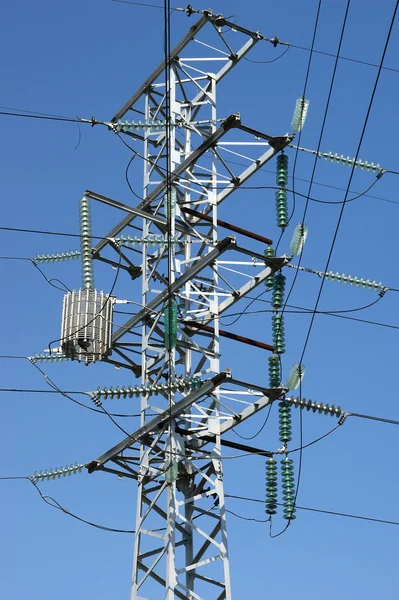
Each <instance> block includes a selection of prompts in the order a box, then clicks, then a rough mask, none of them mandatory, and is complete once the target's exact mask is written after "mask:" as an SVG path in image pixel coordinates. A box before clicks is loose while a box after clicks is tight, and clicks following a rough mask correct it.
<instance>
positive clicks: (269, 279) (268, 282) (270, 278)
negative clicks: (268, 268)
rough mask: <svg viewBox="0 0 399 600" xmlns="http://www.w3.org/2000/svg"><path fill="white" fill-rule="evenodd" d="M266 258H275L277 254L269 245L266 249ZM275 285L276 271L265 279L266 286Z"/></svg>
mask: <svg viewBox="0 0 399 600" xmlns="http://www.w3.org/2000/svg"><path fill="white" fill-rule="evenodd" d="M264 254H265V256H266V258H273V257H274V256H275V253H274V250H273V248H272V247H271V246H268V247H267V248H266V250H265V251H264ZM273 285H274V273H272V274H271V275H268V276H267V277H266V279H265V286H266V287H267V288H271V287H273Z"/></svg>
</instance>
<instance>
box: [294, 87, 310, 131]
mask: <svg viewBox="0 0 399 600" xmlns="http://www.w3.org/2000/svg"><path fill="white" fill-rule="evenodd" d="M308 109H309V100H308V99H307V98H305V97H304V96H301V97H300V98H298V100H297V101H296V105H295V110H294V115H293V117H292V121H291V127H292V132H293V133H297V132H298V131H301V130H302V129H303V126H304V124H305V120H306V115H307V114H308Z"/></svg>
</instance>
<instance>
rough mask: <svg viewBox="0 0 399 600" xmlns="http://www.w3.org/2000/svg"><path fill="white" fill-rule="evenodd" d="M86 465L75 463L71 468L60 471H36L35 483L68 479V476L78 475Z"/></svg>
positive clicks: (60, 469) (61, 468)
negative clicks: (61, 478)
mask: <svg viewBox="0 0 399 600" xmlns="http://www.w3.org/2000/svg"><path fill="white" fill-rule="evenodd" d="M83 467H84V465H82V464H80V463H75V464H74V465H70V466H69V467H59V468H58V469H50V470H49V471H39V472H37V471H35V474H34V475H33V478H32V479H34V480H35V481H44V480H47V481H49V480H50V479H59V478H60V477H66V476H67V475H76V473H80V472H81V471H82V469H83Z"/></svg>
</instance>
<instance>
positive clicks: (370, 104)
mask: <svg viewBox="0 0 399 600" xmlns="http://www.w3.org/2000/svg"><path fill="white" fill-rule="evenodd" d="M398 6H399V0H397V2H396V5H395V9H394V11H393V15H392V18H391V23H390V26H389V30H388V35H387V38H386V41H385V45H384V50H383V52H382V56H381V61H380V66H379V69H378V73H377V77H376V80H375V83H374V87H373V91H372V93H371V98H370V102H369V106H368V109H367V113H366V118H365V120H364V123H363V128H362V132H361V135H360V139H359V143H358V147H357V151H356V155H355V162H356V161H357V159H358V156H359V153H360V149H361V146H362V142H363V138H364V134H365V132H366V128H367V123H368V120H369V117H370V113H371V108H372V105H373V102H374V97H375V93H376V90H377V86H378V82H379V79H380V74H381V69H382V65H383V63H384V59H385V54H386V51H387V49H388V44H389V41H390V38H391V33H392V28H393V25H394V22H395V17H396V13H397V10H398ZM354 172H355V166H354V165H353V166H352V169H351V174H350V176H349V181H348V185H347V189H346V193H345V197H344V202H343V204H342V206H341V210H340V214H339V217H338V221H337V225H336V228H335V232H334V236H333V240H332V243H331V248H330V251H329V254H328V258H327V263H326V267H325V269H324V271H325V272H326V271H327V270H328V267H329V264H330V260H331V257H332V253H333V250H334V246H335V242H336V239H337V235H338V231H339V228H340V225H341V221H342V217H343V213H344V209H345V204H346V201H347V198H348V193H349V188H350V184H351V182H352V178H353V175H354ZM325 280H326V276H325V274H324V275H323V277H322V281H321V284H320V289H319V293H318V295H317V299H316V304H315V307H314V311H316V310H317V307H318V305H319V301H320V298H321V294H322V291H323V287H324V282H325ZM314 311H313V314H312V317H311V322H310V324H309V329H308V332H307V335H306V339H305V344H304V347H303V351H302V355H301V359H300V361H299V362H300V364H301V363H302V360H303V357H304V355H305V352H306V348H307V344H308V341H309V337H310V333H311V331H312V327H313V323H314V319H315V315H316V313H315V312H314Z"/></svg>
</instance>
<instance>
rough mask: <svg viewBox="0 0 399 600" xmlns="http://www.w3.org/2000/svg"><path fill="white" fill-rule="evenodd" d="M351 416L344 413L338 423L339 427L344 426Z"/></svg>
mask: <svg viewBox="0 0 399 600" xmlns="http://www.w3.org/2000/svg"><path fill="white" fill-rule="evenodd" d="M350 416H351V413H344V414H343V415H342V417H341V418H340V419H339V421H338V425H343V424H344V423H345V421H346V419H347V418H348V417H350Z"/></svg>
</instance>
